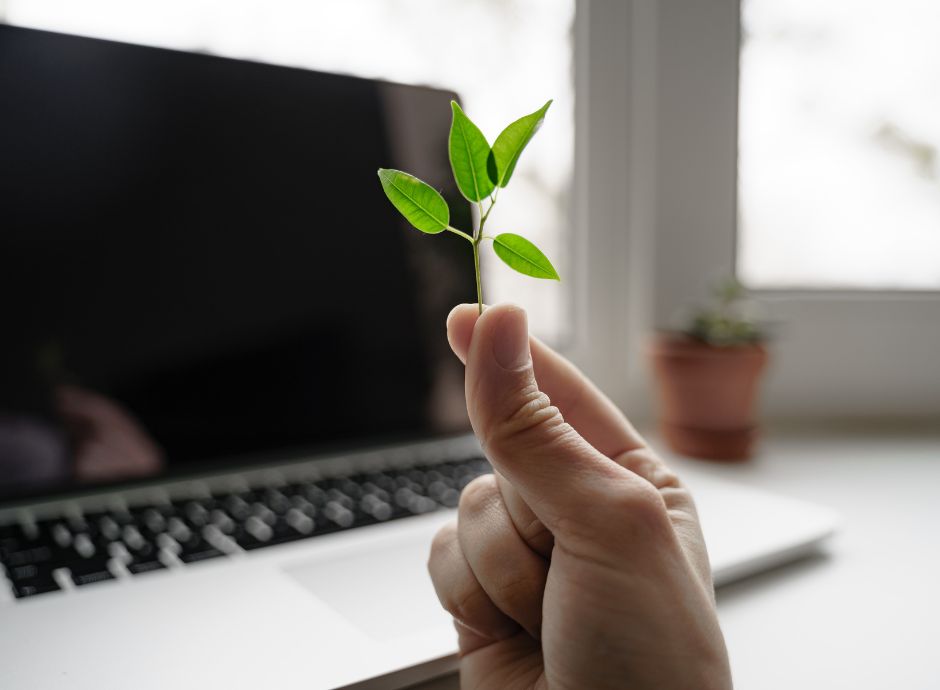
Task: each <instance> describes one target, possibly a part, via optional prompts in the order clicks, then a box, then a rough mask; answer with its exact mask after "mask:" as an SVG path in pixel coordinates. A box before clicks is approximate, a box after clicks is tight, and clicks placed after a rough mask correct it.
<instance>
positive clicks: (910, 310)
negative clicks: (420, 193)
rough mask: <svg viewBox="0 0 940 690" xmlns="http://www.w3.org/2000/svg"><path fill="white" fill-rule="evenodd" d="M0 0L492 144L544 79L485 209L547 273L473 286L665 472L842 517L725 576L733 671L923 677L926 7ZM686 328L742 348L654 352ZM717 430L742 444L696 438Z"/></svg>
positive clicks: (939, 241) (938, 35)
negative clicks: (381, 87)
mask: <svg viewBox="0 0 940 690" xmlns="http://www.w3.org/2000/svg"><path fill="white" fill-rule="evenodd" d="M0 21H2V22H5V23H9V24H14V25H19V26H25V27H32V28H39V29H47V30H52V31H58V32H65V33H75V34H80V35H85V36H92V37H100V38H107V39H114V40H118V41H126V42H131V43H140V44H145V45H152V46H161V47H169V48H175V49H181V50H187V51H197V52H207V53H211V54H215V55H221V56H227V57H234V58H243V59H249V60H256V61H261V62H267V63H274V64H280V65H289V66H296V67H303V68H310V69H315V70H321V71H327V72H336V73H341V74H349V75H356V76H362V77H369V78H380V79H386V80H392V81H397V82H405V83H409V84H423V85H430V86H434V87H440V88H444V89H448V90H453V91H455V92H457V93H458V94H459V95H460V97H461V100H462V102H463V105H464V108H465V110H466V111H467V113H468V114H469V116H470V117H471V118H472V119H473V120H474V121H475V122H477V123H478V124H479V125H480V127H481V129H482V130H483V132H484V134H485V135H486V136H487V137H488V139H489V141H490V142H492V141H493V139H494V138H495V136H496V135H497V134H498V133H499V132H500V131H501V129H502V128H503V127H504V126H505V125H506V124H507V123H508V122H509V121H511V120H512V119H514V118H516V117H519V116H521V115H523V114H525V113H529V112H532V111H533V110H535V109H536V108H537V107H539V106H540V105H541V104H542V103H544V101H545V100H547V99H548V98H552V99H554V104H553V105H552V108H551V110H550V111H549V113H548V115H547V118H546V121H545V124H544V126H543V128H542V129H541V131H540V132H539V134H538V136H537V137H535V138H534V139H533V141H532V143H531V144H530V146H529V147H528V148H527V150H526V152H525V155H524V156H523V157H522V160H521V163H520V165H519V167H518V171H517V172H516V173H515V176H514V178H513V180H514V181H513V184H512V188H511V189H510V190H508V191H507V192H506V196H505V197H504V198H501V200H500V204H499V205H498V206H497V208H496V210H495V211H494V214H493V217H492V218H491V220H490V221H489V224H488V227H492V228H494V229H498V230H500V231H507V232H521V233H524V234H525V235H526V236H528V237H531V238H532V239H533V240H534V241H535V242H536V243H537V244H538V245H539V246H540V247H541V248H542V249H543V250H544V251H545V253H546V254H547V255H548V256H549V257H551V259H552V261H553V262H554V264H555V266H556V267H557V268H558V271H559V273H560V274H561V276H562V281H561V282H560V283H557V284H555V283H552V284H547V283H546V282H542V281H533V280H531V279H528V278H525V277H522V276H518V275H517V274H515V273H513V272H511V271H509V270H506V269H505V267H504V266H502V265H501V264H499V263H498V262H496V261H495V260H494V257H493V256H492V254H491V253H489V254H487V255H486V256H484V273H485V286H486V292H487V294H486V299H487V301H490V302H496V301H507V300H508V301H514V302H517V303H520V304H522V305H523V306H525V307H526V308H527V309H528V311H529V318H530V324H531V325H532V327H533V330H534V331H535V332H536V333H537V334H538V335H539V336H541V337H544V338H545V339H546V340H548V341H549V342H551V343H552V344H554V345H555V346H557V347H558V348H559V349H561V350H562V351H564V352H565V353H566V354H568V355H569V356H570V357H571V358H572V359H573V360H575V361H576V362H577V363H578V365H579V366H581V367H582V368H583V369H584V370H585V372H586V373H587V374H588V375H590V376H591V377H592V378H593V379H594V380H595V381H597V382H598V384H599V385H600V387H601V388H602V389H603V390H604V391H605V392H606V393H608V395H610V397H611V398H612V399H613V400H614V401H615V402H616V403H617V404H618V406H620V407H621V408H622V409H623V410H624V411H625V412H626V413H627V415H628V416H629V417H630V418H631V419H632V420H633V421H635V422H636V423H637V424H638V426H640V427H641V429H643V430H644V431H649V433H650V435H651V438H652V439H653V442H654V444H655V445H656V446H657V447H659V448H662V449H663V450H664V452H666V453H669V457H670V459H671V460H672V461H673V462H674V463H675V464H676V466H677V467H678V468H679V469H680V470H681V471H682V472H683V473H688V475H689V476H691V477H693V478H694V477H695V476H696V473H698V474H710V475H717V476H722V477H726V478H731V479H735V480H737V481H740V482H743V483H748V484H751V485H753V486H757V487H761V488H765V489H770V490H773V491H781V492H783V493H786V494H788V495H792V496H795V497H798V498H803V499H807V500H810V501H813V502H816V503H820V504H824V505H827V506H831V507H833V508H835V509H836V510H837V511H838V512H839V513H840V514H842V515H843V517H844V519H845V530H844V536H843V537H841V538H840V541H838V542H837V545H836V546H835V547H833V550H832V551H831V552H830V553H829V554H823V555H820V556H817V557H814V558H812V559H808V560H806V561H803V562H801V563H798V564H796V565H794V566H789V567H788V569H784V570H782V571H776V572H773V573H770V574H767V575H763V576H760V577H758V578H755V579H752V580H750V581H747V582H745V583H740V584H737V585H732V586H730V587H728V588H724V589H722V590H721V591H720V593H719V606H720V609H721V615H722V621H723V625H724V626H725V629H726V633H727V635H728V639H729V645H730V648H731V652H732V660H733V663H734V664H735V672H736V674H737V676H738V681H739V683H740V685H741V687H781V688H785V687H817V686H818V687H863V686H864V687H917V688H921V687H923V688H927V687H936V685H933V686H931V685H930V682H931V681H936V671H935V669H930V668H927V666H926V664H925V662H924V660H928V661H929V659H931V658H932V655H933V654H934V649H933V647H935V640H936V639H937V635H940V631H938V630H937V622H936V611H938V610H940V598H938V595H937V592H936V582H937V580H938V578H940V564H938V556H937V549H936V543H937V541H936V531H937V527H938V525H940V513H938V508H937V506H938V505H940V504H938V502H937V500H936V495H935V494H936V487H937V486H940V484H938V482H940V442H938V439H940V364H938V361H937V360H938V355H940V153H938V151H940V89H938V88H937V85H938V84H940V40H938V39H940V3H937V2H936V1H935V0H896V1H895V2H892V3H884V2H875V0H741V1H740V2H738V0H713V1H709V2H701V1H700V0H661V1H660V2H653V1H652V0H627V1H624V2H615V1H613V0H611V1H609V2H607V1H600V0H360V1H358V2H345V1H343V0H318V1H316V2H304V1H302V0H266V1H262V0H224V1H223V0H0ZM0 68H2V66H0ZM0 107H2V94H0ZM429 182H430V183H431V184H432V185H433V184H435V181H434V180H429ZM363 193H374V194H375V196H376V197H377V198H378V201H379V203H384V201H385V200H384V199H382V198H379V195H378V189H377V188H376V189H375V190H364V191H363ZM486 251H487V252H489V251H490V250H489V249H487V250H486ZM677 348H678V349H677ZM683 348H684V349H683ZM689 348H695V352H696V353H697V354H696V355H695V356H696V357H704V359H705V360H708V361H712V362H713V361H716V359H718V358H724V359H722V361H724V362H730V361H731V359H732V358H733V355H735V354H736V353H737V354H742V353H743V355H746V356H745V357H744V358H743V359H740V358H739V359H737V360H736V361H738V362H750V364H744V365H740V366H738V365H737V364H727V365H721V366H718V367H714V366H711V365H709V366H710V367H711V368H709V367H705V368H704V369H702V370H701V372H700V374H696V375H695V376H699V375H700V376H701V377H700V378H695V377H693V375H692V374H690V373H689V370H688V369H681V370H680V374H678V375H675V369H674V368H673V367H672V365H671V364H670V362H672V363H674V362H675V360H676V358H685V357H687V356H688V357H691V356H692V355H690V354H689V352H691V350H690V349H689ZM755 353H758V354H755ZM670 358H672V359H670ZM682 361H684V362H685V361H688V360H686V359H683V360H682ZM722 367H726V368H722ZM734 367H738V368H734ZM741 367H743V369H742V368H741ZM745 370H746V371H745ZM742 372H744V373H742ZM676 381H678V382H679V383H678V384H677V383H676ZM683 382H684V383H686V384H688V383H689V382H693V383H694V384H695V385H694V386H693V387H694V388H695V390H694V391H693V392H690V390H689V388H688V387H686V388H682V387H681V386H682V384H683ZM699 395H702V396H703V397H702V398H701V399H700V400H699V399H698V398H696V396H699ZM693 398H695V399H696V401H697V403H698V404H697V406H696V407H695V409H684V410H679V408H678V407H676V404H681V403H682V402H683V401H685V402H688V401H689V400H692V399H693ZM729 401H731V402H729ZM680 406H681V405H680ZM677 410H678V411H677ZM461 412H462V410H461ZM675 415H679V416H682V415H689V417H688V418H686V417H683V418H682V419H680V418H679V417H677V416H675ZM695 415H699V417H698V420H697V421H696V418H695ZM690 420H691V421H690ZM703 420H704V421H703ZM729 420H731V421H729ZM677 430H678V431H677ZM712 431H715V432H716V433H717V434H718V436H719V437H720V439H725V440H726V439H727V436H728V435H727V433H725V432H733V433H735V434H738V438H737V440H738V441H739V442H740V443H739V445H738V446H734V447H729V446H724V447H722V446H719V450H718V451H715V450H714V446H710V447H708V448H707V449H706V450H705V451H702V452H699V451H701V449H702V444H703V443H704V444H705V446H708V443H707V442H711V441H714V438H715V437H714V436H709V435H708V434H709V433H710V432H712ZM701 432H705V433H704V437H703V435H702V433H701ZM690 433H691V436H690ZM703 438H704V439H705V440H704V441H703ZM729 448H731V449H730V450H729ZM742 449H743V450H742ZM737 450H740V451H741V452H740V453H737ZM737 455H740V457H741V458H747V457H750V458H751V461H750V462H748V463H735V464H731V463H709V464H706V463H702V462H700V461H698V460H693V459H691V458H692V457H693V456H704V457H709V458H712V459H716V458H717V459H720V460H728V459H731V457H732V456H737ZM746 519H747V516H742V521H744V520H746ZM706 527H707V526H706ZM781 650H786V652H787V655H788V656H787V659H788V660H796V661H793V662H792V663H787V664H783V663H781V658H782V657H781ZM864 657H871V658H874V657H877V660H878V661H881V662H883V663H881V664H880V665H878V668H877V669H872V668H871V665H870V664H869V663H868V661H867V660H866V661H865V662H864V663H860V662H859V659H860V658H864ZM872 663H874V662H872ZM785 667H786V668H785ZM791 667H792V668H791ZM898 669H903V671H902V672H900V673H901V675H898V673H899V672H898ZM904 673H906V674H908V675H907V678H906V679H907V681H909V682H905V677H904V676H903V674H904ZM768 674H771V675H774V676H775V678H774V679H773V680H772V681H771V679H769V677H768ZM807 678H809V679H811V680H810V681H807V682H804V681H806V679H807ZM820 679H825V680H826V682H822V681H821V680H820ZM814 681H820V684H819V685H815V684H814ZM442 687H444V686H442ZM446 687H452V685H447V686H446Z"/></svg>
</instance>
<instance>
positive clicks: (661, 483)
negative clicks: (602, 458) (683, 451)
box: [615, 448, 680, 489]
mask: <svg viewBox="0 0 940 690" xmlns="http://www.w3.org/2000/svg"><path fill="white" fill-rule="evenodd" d="M615 461H616V462H617V464H619V465H621V466H622V467H624V468H626V469H628V470H630V471H631V472H633V473H634V474H637V475H639V476H641V477H643V478H644V479H645V480H647V481H648V482H650V483H651V484H653V486H655V487H656V488H658V489H665V488H669V487H679V486H680V482H679V477H678V475H677V474H676V473H675V472H673V471H672V470H671V469H669V467H667V466H666V463H665V462H663V461H662V459H660V457H659V456H658V455H656V453H654V452H653V451H652V450H651V449H650V448H637V449H635V450H630V451H627V452H626V453H622V454H620V455H619V456H617V457H616V458H615Z"/></svg>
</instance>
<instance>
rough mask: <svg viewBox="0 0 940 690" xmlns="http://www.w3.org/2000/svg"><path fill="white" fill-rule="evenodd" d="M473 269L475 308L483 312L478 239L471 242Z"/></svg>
mask: <svg viewBox="0 0 940 690" xmlns="http://www.w3.org/2000/svg"><path fill="white" fill-rule="evenodd" d="M473 270H474V272H475V273H476V276H477V309H478V310H479V312H480V315H482V314H483V282H482V281H481V280H480V241H479V240H475V241H474V242H473Z"/></svg>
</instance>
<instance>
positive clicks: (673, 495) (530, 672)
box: [428, 305, 731, 690]
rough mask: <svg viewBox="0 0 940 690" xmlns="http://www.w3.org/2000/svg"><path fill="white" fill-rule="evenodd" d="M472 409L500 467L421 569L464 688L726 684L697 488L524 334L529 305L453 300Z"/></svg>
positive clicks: (469, 496)
mask: <svg viewBox="0 0 940 690" xmlns="http://www.w3.org/2000/svg"><path fill="white" fill-rule="evenodd" d="M447 333H448V339H449V340H450V343H451V347H452V348H453V350H454V352H455V353H456V354H457V356H458V357H460V359H461V360H463V361H464V363H465V364H466V395H467V409H468V411H469V414H470V421H471V423H472V425H473V429H474V431H475V432H476V435H477V437H478V438H479V440H480V442H481V444H482V446H483V449H484V451H485V452H486V455H487V457H488V458H489V460H490V461H491V462H492V464H493V466H494V468H495V470H496V472H495V474H494V475H486V476H483V477H480V478H478V479H476V480H474V481H473V482H471V483H470V484H469V485H468V486H467V487H466V488H465V489H464V492H463V494H462V495H461V499H460V507H459V511H458V520H457V522H456V523H452V524H450V525H448V526H445V527H444V528H442V529H441V531H440V532H439V533H438V534H437V536H436V537H435V539H434V543H433V545H432V548H431V557H430V561H429V563H428V568H429V570H430V573H431V578H432V580H433V582H434V587H435V589H436V591H437V594H438V597H439V598H440V600H441V604H442V605H443V606H444V608H445V609H447V611H448V612H450V613H451V614H452V615H453V617H454V623H455V626H456V628H457V632H458V636H459V646H460V654H461V667H460V668H461V685H462V687H464V688H500V689H503V688H506V689H511V688H572V689H582V688H591V689H596V688H629V689H630V690H639V689H642V688H657V689H660V690H662V689H669V688H690V689H692V688H694V689H697V690H699V689H701V690H705V689H709V688H730V687H731V674H730V670H729V666H728V656H727V651H726V650H725V644H724V639H723V637H722V634H721V630H720V628H719V626H718V619H717V616H716V613H715V602H714V589H713V586H712V581H711V572H710V569H709V564H708V555H707V553H706V551H705V543H704V541H703V539H702V533H701V529H700V528H699V523H698V517H697V515H696V512H695V506H694V504H693V502H692V497H691V496H690V494H689V492H688V491H687V490H686V489H685V488H684V487H683V486H682V484H681V483H680V482H679V480H678V478H677V477H676V476H675V475H674V474H673V473H672V472H671V471H670V470H669V469H668V468H667V467H666V466H665V465H664V464H663V462H662V461H661V460H660V459H659V458H658V457H657V456H656V455H655V454H654V453H653V451H651V450H650V449H649V448H648V447H647V446H646V445H645V444H644V442H643V440H642V439H641V438H640V437H639V435H638V434H637V433H636V431H635V430H634V429H633V428H632V427H631V426H630V424H629V422H628V421H627V420H626V418H624V417H623V415H622V414H621V413H620V412H619V411H618V410H617V409H616V407H614V405H613V404H612V403H611V402H610V401H609V400H608V399H607V398H606V397H605V396H604V395H603V394H602V393H601V392H600V391H599V390H598V389H597V388H596V387H595V386H594V385H592V384H591V383H590V382H589V381H588V380H587V379H586V378H584V376H583V375H582V374H581V373H580V372H579V371H578V370H577V369H576V368H575V367H574V366H572V365H571V364H570V363H569V362H568V361H567V360H565V359H564V358H563V357H561V356H560V355H558V354H557V353H555V352H553V351H552V350H551V349H550V348H548V347H547V346H545V345H544V344H542V343H541V342H539V341H538V340H536V339H534V338H532V339H530V338H529V335H528V330H527V322H526V316H525V312H523V311H522V310H521V309H519V308H518V307H513V306H508V305H500V306H495V307H490V308H488V309H487V310H486V311H484V313H483V315H482V316H480V317H477V314H476V307H475V306H470V305H461V306H459V307H457V308H456V309H454V311H453V312H451V315H450V317H449V318H448V323H447Z"/></svg>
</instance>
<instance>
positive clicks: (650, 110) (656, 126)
mask: <svg viewBox="0 0 940 690" xmlns="http://www.w3.org/2000/svg"><path fill="white" fill-rule="evenodd" d="M739 33H740V4H739V2H738V0H660V1H659V2H655V1H654V0H626V1H624V2H614V1H607V0H579V2H578V5H577V12H576V19H575V75H576V76H575V93H576V97H577V103H576V124H575V127H576V134H575V137H576V160H575V189H574V192H575V194H574V197H575V223H574V227H575V228H576V230H577V233H576V235H575V237H576V246H575V248H574V250H575V259H576V262H577V263H576V267H577V268H578V269H579V270H578V271H577V276H578V279H577V283H576V285H575V286H574V293H575V299H574V309H573V313H574V318H575V323H574V326H575V329H574V332H575V333H576V334H577V337H576V339H575V341H574V343H573V344H572V347H571V354H572V356H573V357H574V358H575V359H576V360H577V361H578V362H579V363H580V364H581V365H582V367H583V368H584V369H585V370H586V371H587V372H588V373H589V374H590V375H592V376H593V377H595V378H596V379H597V380H598V381H599V382H600V383H601V385H602V387H603V388H604V389H605V390H606V391H607V392H608V393H609V394H610V395H611V397H613V398H614V400H615V401H616V402H617V403H618V404H620V405H621V406H622V407H624V409H625V410H627V412H628V413H629V414H631V415H632V416H634V417H636V418H638V419H639V420H641V421H644V420H647V419H649V418H650V417H651V411H652V403H651V382H650V380H649V376H648V374H647V372H648V367H647V366H646V356H645V355H646V353H645V344H646V341H647V340H648V338H649V336H650V335H651V333H652V332H653V331H654V330H655V329H656V328H657V327H660V328H663V327H669V326H671V325H674V322H673V319H674V317H675V316H676V314H677V313H679V312H680V311H681V310H682V308H684V307H687V306H688V305H690V304H695V303H698V302H701V301H702V299H703V298H704V297H705V296H706V295H707V293H708V287H709V285H711V284H712V283H713V282H714V280H715V279H716V277H720V276H721V275H728V274H731V273H733V272H734V267H735V246H736V225H737V143H738V142H737V117H738V65H739ZM938 260H940V257H938ZM756 295H757V296H758V298H760V299H761V300H763V301H764V302H766V303H767V304H768V306H769V307H770V309H771V310H772V312H773V314H774V316H775V317H776V318H779V320H780V321H781V322H782V326H781V329H780V334H779V337H778V338H777V339H776V340H774V341H773V342H772V344H771V348H772V365H771V371H770V376H769V378H768V382H767V383H768V385H767V387H766V389H765V392H764V396H763V401H764V410H765V414H766V416H767V417H769V418H772V419H777V420H794V421H807V420H816V421H831V420H839V419H846V420H856V421H858V420H869V419H875V418H877V419H879V420H886V419H887V420H898V421H902V420H903V421H905V422H906V421H911V420H916V421H926V422H928V423H933V424H940V361H938V360H940V293H938V292H917V293H914V292H890V291H884V292H881V291H877V292H876V291H861V290H859V291H823V290H819V291H808V290H803V291H796V290H761V291H757V292H756Z"/></svg>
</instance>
